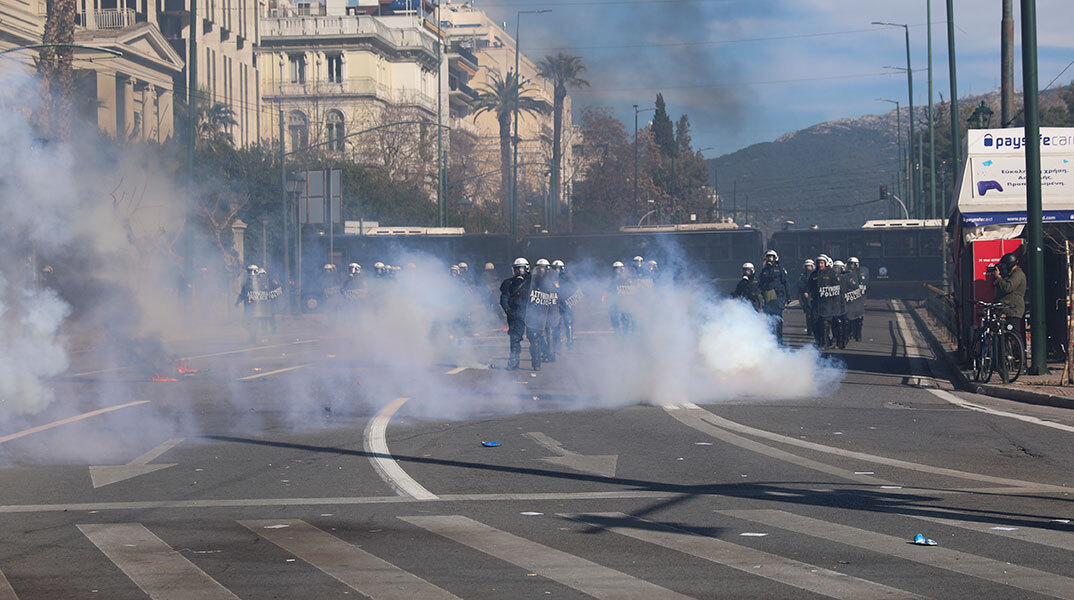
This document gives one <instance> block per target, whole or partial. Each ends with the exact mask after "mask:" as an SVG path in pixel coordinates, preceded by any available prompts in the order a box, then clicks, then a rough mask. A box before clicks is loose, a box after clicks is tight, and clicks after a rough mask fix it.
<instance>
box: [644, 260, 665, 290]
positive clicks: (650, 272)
mask: <svg viewBox="0 0 1074 600" xmlns="http://www.w3.org/2000/svg"><path fill="white" fill-rule="evenodd" d="M645 270H646V275H645V276H646V277H648V278H649V279H651V280H653V285H656V284H658V283H662V279H661V275H662V273H661V272H660V263H658V262H656V261H655V260H650V261H649V262H647V263H645Z"/></svg>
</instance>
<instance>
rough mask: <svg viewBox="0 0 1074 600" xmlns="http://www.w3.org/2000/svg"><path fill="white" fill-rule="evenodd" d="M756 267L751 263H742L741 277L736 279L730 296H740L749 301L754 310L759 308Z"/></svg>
mask: <svg viewBox="0 0 1074 600" xmlns="http://www.w3.org/2000/svg"><path fill="white" fill-rule="evenodd" d="M755 273H756V269H755V268H754V266H753V263H750V262H747V263H742V279H739V280H738V285H736V286H735V291H733V292H731V297H732V298H741V299H743V300H745V301H746V302H749V303H750V306H752V307H753V309H754V310H761V289H760V286H759V285H758V284H757V275H756V274H755Z"/></svg>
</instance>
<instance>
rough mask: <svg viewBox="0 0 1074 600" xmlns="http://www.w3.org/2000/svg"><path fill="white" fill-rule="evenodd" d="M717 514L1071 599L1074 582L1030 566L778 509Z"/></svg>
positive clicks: (1073, 596) (1073, 595) (1073, 597)
mask: <svg viewBox="0 0 1074 600" xmlns="http://www.w3.org/2000/svg"><path fill="white" fill-rule="evenodd" d="M717 512H719V513H721V514H725V515H727V516H730V517H735V518H737V519H746V520H748V521H754V522H756V523H763V524H765V525H768V526H771V527H779V528H780V529H786V530H787V531H794V532H796V533H801V534H803V535H808V536H812V537H816V538H821V539H823V540H827V541H831V542H838V543H840V544H845V545H847V546H854V547H855V548H862V549H864V550H867V551H870V552H879V553H882V554H887V555H890V556H895V557H898V558H901V559H903V560H908V561H912V562H916V563H921V564H924V565H928V566H930V567H936V568H940V569H946V570H948V571H954V572H956V573H962V574H963V575H969V576H971V577H977V578H980V579H984V580H987V581H992V582H995V583H1000V584H1003V585H1009V586H1011V587H1015V588H1018V589H1022V590H1026V591H1030V592H1034V593H1037V594H1043V595H1045V596H1053V597H1055V598H1072V599H1074V579H1070V578H1068V577H1063V576H1061V575H1055V574H1053V573H1047V572H1045V571H1040V570H1037V569H1032V568H1030V567H1022V566H1019V565H1014V564H1011V563H1009V562H1005V561H1000V560H994V559H991V558H986V557H984V556H977V555H975V554H969V553H966V552H962V551H960V550H953V549H949V548H944V547H940V546H934V547H930V548H927V549H922V548H920V547H918V546H914V545H913V544H908V543H907V541H908V540H906V539H903V538H898V537H895V536H891V535H886V534H883V533H875V532H872V531H866V530H864V529H858V528H856V527H849V526H846V525H840V524H838V523H831V522H828V521H821V520H819V519H813V518H810V517H803V516H799V515H794V514H791V513H788V512H783V511H781V510H721V511H717Z"/></svg>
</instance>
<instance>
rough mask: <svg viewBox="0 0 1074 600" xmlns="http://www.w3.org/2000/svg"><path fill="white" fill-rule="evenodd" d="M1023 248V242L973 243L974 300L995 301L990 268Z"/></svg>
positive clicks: (1016, 240)
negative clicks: (989, 272)
mask: <svg viewBox="0 0 1074 600" xmlns="http://www.w3.org/2000/svg"><path fill="white" fill-rule="evenodd" d="M1021 246H1022V240H1020V239H1014V240H984V241H979V242H973V249H972V252H973V299H974V300H980V301H982V302H991V301H993V300H994V299H995V289H994V288H993V287H992V279H991V278H990V277H989V276H988V267H989V266H990V265H994V264H996V263H998V262H999V259H1000V257H1002V256H1003V255H1004V254H1006V253H1008V252H1014V251H1015V250H1017V249H1018V248H1020V247H1021Z"/></svg>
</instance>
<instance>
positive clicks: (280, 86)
mask: <svg viewBox="0 0 1074 600" xmlns="http://www.w3.org/2000/svg"><path fill="white" fill-rule="evenodd" d="M262 89H263V93H264V94H265V96H268V97H280V98H287V97H294V98H299V97H315V96H328V97H336V96H356V97H362V96H364V97H373V98H377V99H379V100H382V101H384V102H387V103H389V104H401V105H407V106H418V107H421V108H425V109H428V110H436V108H435V106H436V104H435V99H434V98H433V97H432V96H429V95H428V94H425V93H423V92H421V91H419V90H414V89H405V88H404V89H392V88H390V87H388V86H386V85H384V84H382V83H379V82H378V81H377V80H376V79H374V78H372V77H350V78H347V79H345V80H343V81H341V82H331V81H306V82H302V83H292V82H289V81H288V82H282V83H281V82H279V81H265V82H263V84H262Z"/></svg>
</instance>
